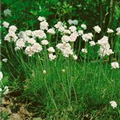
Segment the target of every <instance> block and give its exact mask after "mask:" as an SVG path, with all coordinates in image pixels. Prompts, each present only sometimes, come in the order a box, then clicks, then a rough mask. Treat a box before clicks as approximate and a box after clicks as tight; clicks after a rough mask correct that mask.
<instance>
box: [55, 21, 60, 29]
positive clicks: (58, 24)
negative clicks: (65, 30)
mask: <svg viewBox="0 0 120 120" xmlns="http://www.w3.org/2000/svg"><path fill="white" fill-rule="evenodd" d="M61 26H62V22H61V21H59V22H58V23H57V24H55V25H54V27H55V28H57V29H58V28H59V27H61Z"/></svg>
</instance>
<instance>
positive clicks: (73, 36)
mask: <svg viewBox="0 0 120 120" xmlns="http://www.w3.org/2000/svg"><path fill="white" fill-rule="evenodd" d="M77 37H78V33H77V32H76V31H75V32H73V33H72V34H71V35H70V42H75V41H76V40H77Z"/></svg>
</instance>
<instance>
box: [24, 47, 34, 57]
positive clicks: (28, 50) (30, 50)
mask: <svg viewBox="0 0 120 120" xmlns="http://www.w3.org/2000/svg"><path fill="white" fill-rule="evenodd" d="M25 53H26V54H27V55H28V56H30V57H31V56H32V55H33V54H34V53H35V52H34V51H33V48H32V46H27V47H26V49H25Z"/></svg>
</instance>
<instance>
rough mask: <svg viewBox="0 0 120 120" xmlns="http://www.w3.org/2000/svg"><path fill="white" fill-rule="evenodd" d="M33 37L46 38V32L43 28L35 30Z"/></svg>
mask: <svg viewBox="0 0 120 120" xmlns="http://www.w3.org/2000/svg"><path fill="white" fill-rule="evenodd" d="M32 36H33V38H39V39H44V38H46V34H45V32H44V31H43V30H35V31H33V32H32Z"/></svg>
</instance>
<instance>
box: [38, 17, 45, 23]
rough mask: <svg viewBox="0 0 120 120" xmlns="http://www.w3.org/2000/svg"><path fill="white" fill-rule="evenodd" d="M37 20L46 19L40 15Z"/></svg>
mask: <svg viewBox="0 0 120 120" xmlns="http://www.w3.org/2000/svg"><path fill="white" fill-rule="evenodd" d="M38 20H39V21H40V22H42V21H46V19H45V17H41V16H39V17H38Z"/></svg>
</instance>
